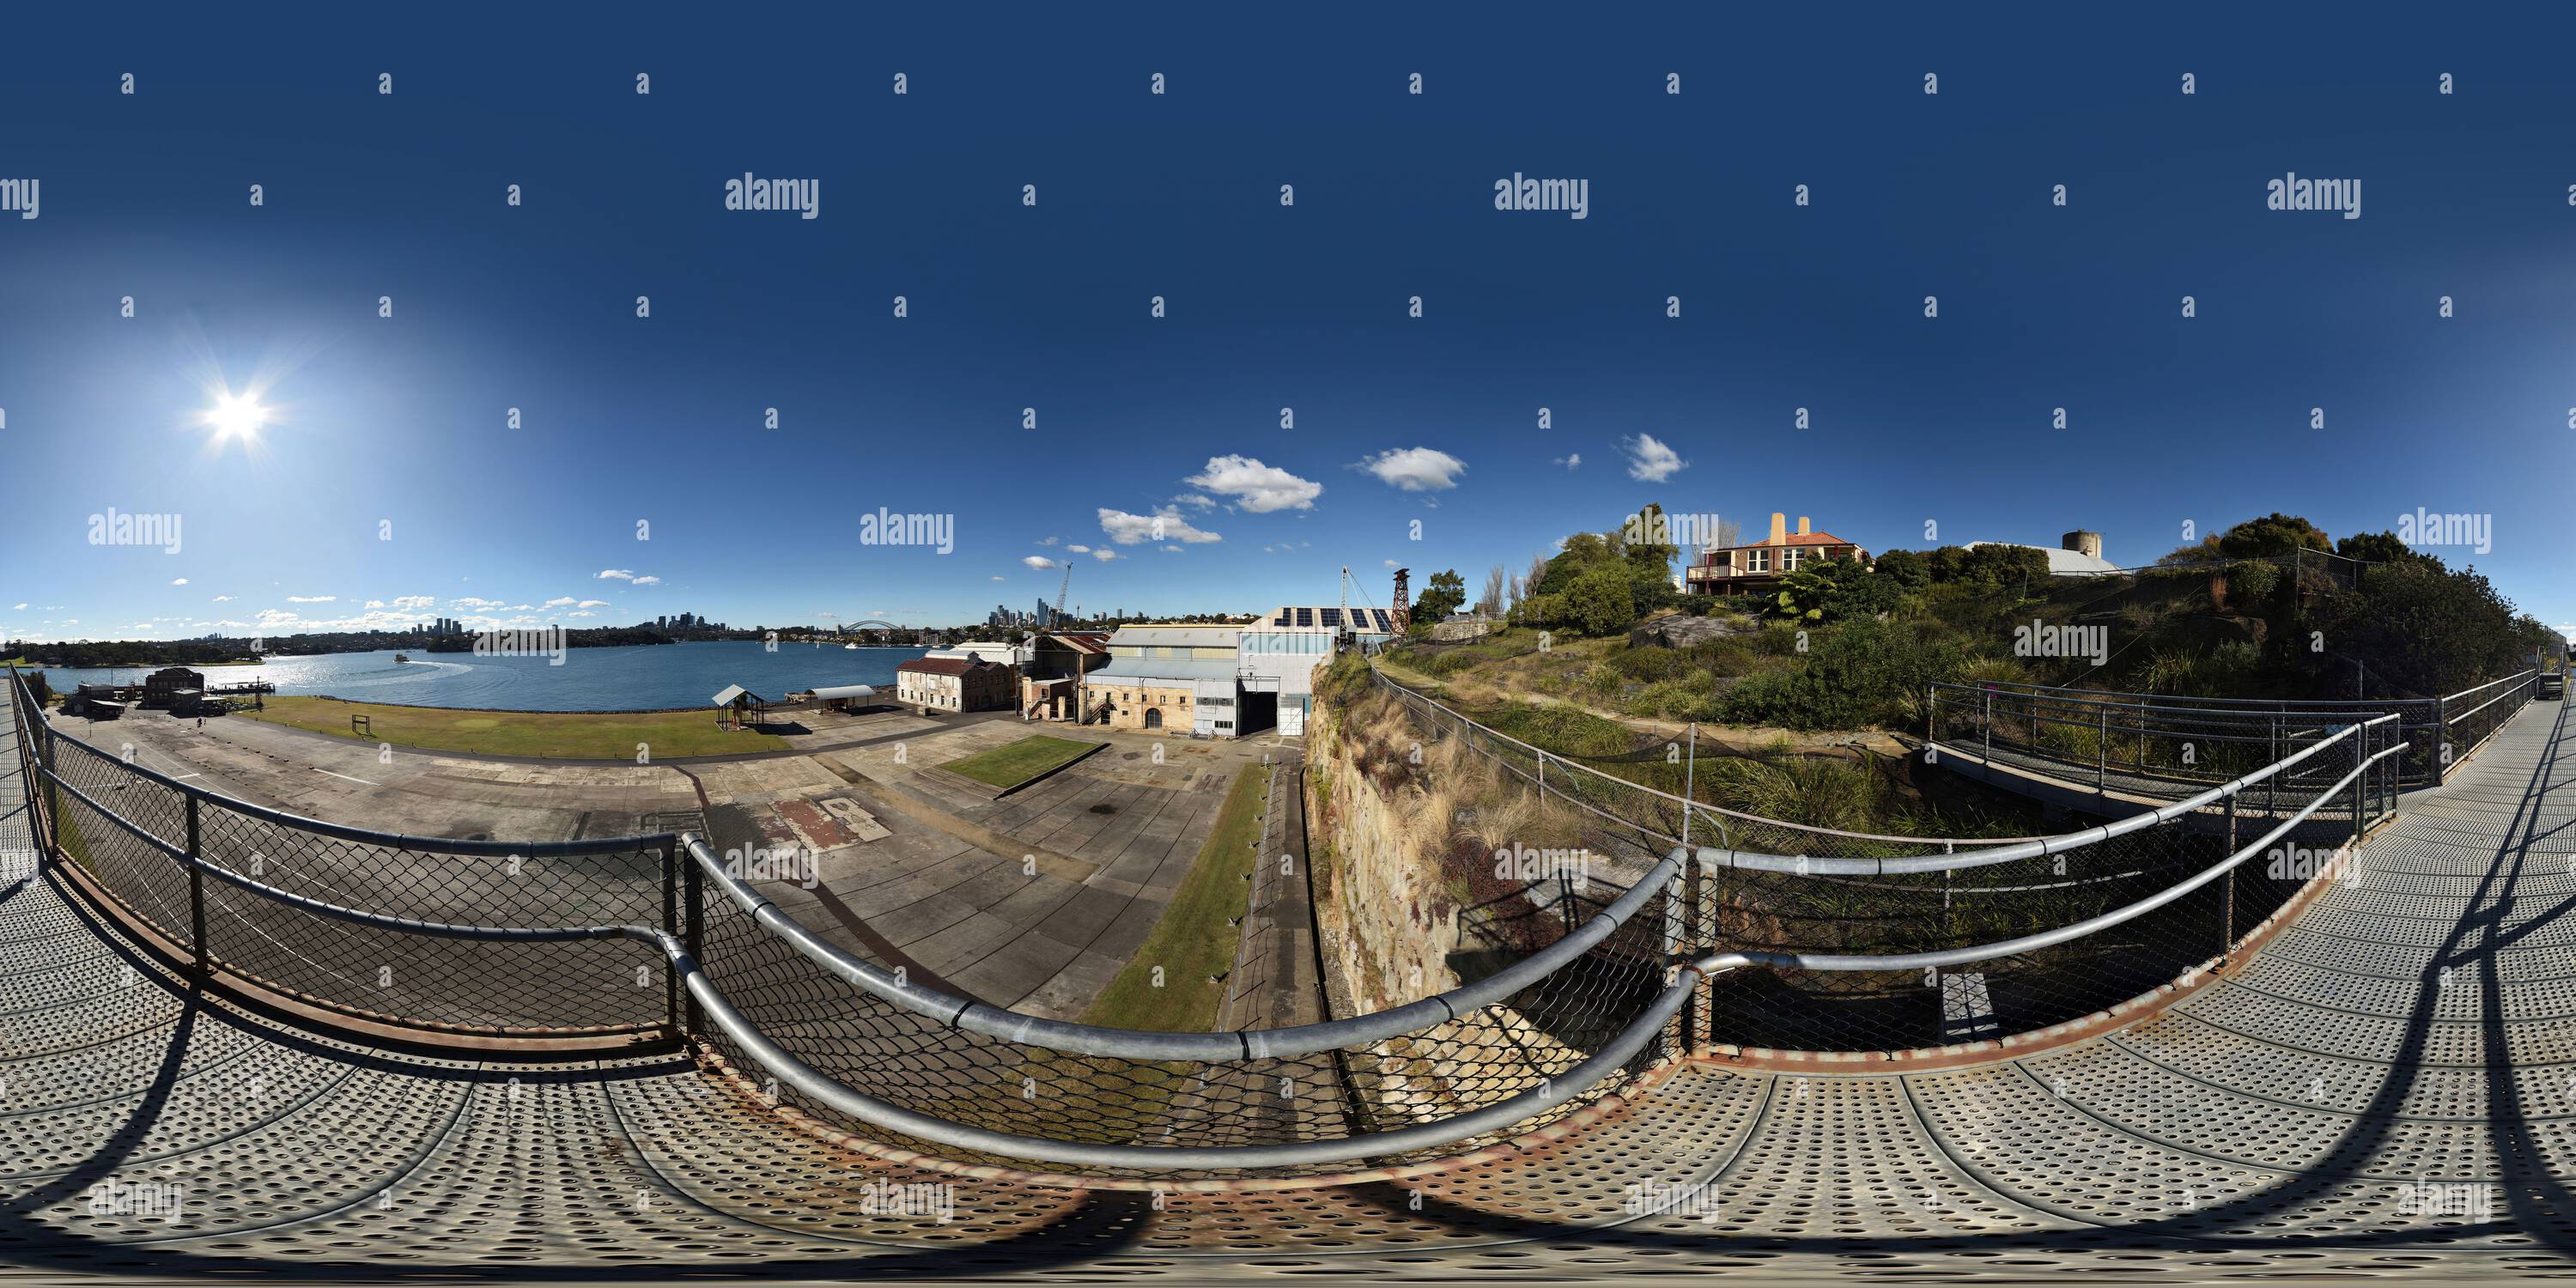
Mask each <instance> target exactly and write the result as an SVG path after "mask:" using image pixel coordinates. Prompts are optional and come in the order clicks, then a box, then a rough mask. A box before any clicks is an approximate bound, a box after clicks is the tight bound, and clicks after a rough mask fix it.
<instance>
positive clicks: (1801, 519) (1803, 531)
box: [1798, 514, 1807, 537]
mask: <svg viewBox="0 0 2576 1288" xmlns="http://www.w3.org/2000/svg"><path fill="white" fill-rule="evenodd" d="M1798 535H1799V536H1802V537H1803V536H1805V535H1807V516H1805V515H1803V514H1802V515H1799V516H1798Z"/></svg>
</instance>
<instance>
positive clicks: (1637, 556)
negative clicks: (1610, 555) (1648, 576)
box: [1619, 501, 1681, 583]
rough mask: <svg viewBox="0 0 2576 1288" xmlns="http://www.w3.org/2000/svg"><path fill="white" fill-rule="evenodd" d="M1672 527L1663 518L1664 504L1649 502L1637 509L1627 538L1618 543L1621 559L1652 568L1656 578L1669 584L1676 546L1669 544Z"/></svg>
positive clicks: (1671, 541) (1677, 549)
mask: <svg viewBox="0 0 2576 1288" xmlns="http://www.w3.org/2000/svg"><path fill="white" fill-rule="evenodd" d="M1672 536H1673V534H1672V526H1671V524H1670V522H1669V521H1667V520H1666V519H1665V518H1664V507H1662V506H1660V505H1657V504H1655V503H1654V502H1652V501H1649V502H1647V503H1646V504H1645V505H1644V506H1643V507H1641V508H1640V509H1639V510H1638V511H1637V517H1636V519H1635V520H1634V521H1633V522H1632V523H1631V524H1630V530H1629V532H1628V533H1627V539H1626V540H1625V541H1624V542H1622V543H1621V544H1620V546H1619V554H1620V557H1621V558H1624V559H1626V560H1627V561H1628V562H1629V563H1632V564H1635V565H1638V566H1639V567H1641V568H1652V569H1653V570H1654V573H1655V576H1656V578H1657V579H1659V580H1662V581H1664V582H1666V583H1670V582H1671V580H1672V575H1673V556H1674V555H1675V554H1677V553H1679V552H1680V549H1681V548H1680V547H1679V546H1676V545H1674V544H1673V540H1672Z"/></svg>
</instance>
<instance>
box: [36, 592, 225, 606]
mask: <svg viewBox="0 0 2576 1288" xmlns="http://www.w3.org/2000/svg"><path fill="white" fill-rule="evenodd" d="M232 598H233V597H232V596H230V595H217V596H215V602H216V603H218V604H228V603H231V602H232ZM18 607H20V608H25V607H26V605H25V604H20V605H18Z"/></svg>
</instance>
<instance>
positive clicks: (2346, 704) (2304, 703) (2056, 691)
mask: <svg viewBox="0 0 2576 1288" xmlns="http://www.w3.org/2000/svg"><path fill="white" fill-rule="evenodd" d="M2491 683H2493V682H2492V681H2491ZM1932 687H1934V688H1937V689H1961V690H1965V691H1967V692H1970V693H1975V692H1977V691H1979V690H1981V689H1991V690H1993V691H1995V692H1998V693H2013V694H2035V695H2038V696H2042V697H2047V696H2063V697H2065V698H2067V699H2068V700H2070V701H2097V700H2109V699H2118V698H2125V699H2128V700H2129V704H2130V705H2133V706H2134V705H2136V702H2137V700H2139V699H2146V700H2149V701H2153V702H2156V703H2158V704H2168V703H2199V704H2201V706H2202V707H2203V708H2206V709H2209V710H2212V711H2229V709H2231V708H2244V709H2252V710H2257V711H2283V712H2284V713H2285V714H2286V713H2288V712H2289V711H2291V710H2294V709H2296V708H2302V707H2325V708H2335V707H2342V708H2351V707H2406V706H2430V705H2431V704H2433V703H2434V702H2436V701H2439V699H2436V698H2219V697H2204V696H2201V695H2199V694H2191V693H2138V692H2133V691H2131V690H2127V689H2075V688H2068V687H2067V686H2065V685H2062V684H2033V683H2031V682H2029V681H2027V680H1935V681H1933V682H1932ZM2479 687H2480V688H2484V687H2485V686H2484V685H2480V686H2479ZM2180 709H2191V708H2180ZM2235 713H2236V712H2233V711H2230V714H2235Z"/></svg>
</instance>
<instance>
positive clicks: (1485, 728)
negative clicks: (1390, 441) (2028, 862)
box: [1369, 666, 2029, 845]
mask: <svg viewBox="0 0 2576 1288" xmlns="http://www.w3.org/2000/svg"><path fill="white" fill-rule="evenodd" d="M1369 675H1370V677H1371V678H1372V679H1374V680H1376V681H1377V682H1378V683H1379V684H1382V685H1384V686H1386V687H1387V688H1390V689H1393V690H1395V691H1396V692H1397V693H1400V694H1403V695H1404V696H1406V697H1409V698H1414V699H1417V700H1419V701H1421V702H1423V703H1425V704H1428V705H1429V706H1430V707H1431V708H1432V709H1433V710H1436V711H1438V712H1440V713H1441V714H1443V715H1446V716H1448V717H1449V718H1451V719H1453V720H1456V721H1458V722H1459V723H1460V724H1461V725H1466V726H1471V727H1473V728H1474V729H1475V730H1476V732H1478V733H1480V734H1483V735H1484V736H1486V737H1488V738H1492V739H1495V740H1496V741H1499V742H1507V743H1510V744H1511V745H1513V746H1515V747H1519V748H1521V749H1523V750H1525V751H1527V752H1529V753H1530V754H1531V755H1533V756H1536V757H1538V758H1539V759H1541V760H1546V761H1551V762H1553V763H1555V764H1559V765H1563V766H1565V767H1566V768H1568V769H1573V770H1579V771H1581V772H1583V773H1587V774H1590V775H1592V776H1593V777H1596V778H1599V779H1601V780H1603V781H1604V782H1609V783H1614V784H1616V785H1618V786H1619V787H1621V788H1623V789H1627V790H1633V791H1637V792H1641V793H1644V794H1645V795H1648V796H1653V797H1658V798H1660V799H1662V800H1665V801H1669V802H1671V803H1672V804H1675V805H1680V806H1683V807H1685V808H1688V809H1693V810H1698V811H1700V812H1702V813H1707V814H1723V815H1725V816H1727V817H1728V818H1735V819H1742V820H1744V821H1745V822H1747V823H1751V824H1755V825H1757V826H1761V827H1778V828H1786V829H1788V830H1790V831H1795V832H1804V833H1807V834H1809V835H1811V836H1835V837H1841V838H1843V839H1844V840H1850V841H1885V842H1889V843H1893V844H1901V845H1941V844H1944V843H1949V844H1957V845H2000V844H2005V843H2007V842H2010V841H2013V840H2027V839H2029V838H2027V837H1979V838H1975V839H1966V838H1961V839H1957V840H1950V839H1948V838H1943V837H1937V836H1936V837H1922V836H1889V835H1886V834H1883V833H1879V832H1845V831H1842V830H1840V829H1837V828H1830V827H1817V826H1814V825H1813V824H1808V823H1791V822H1788V821H1786V820H1784V819H1776V818H1764V817H1762V816H1761V815H1759V814H1747V813H1745V812H1743V811H1741V810H1732V809H1728V808H1726V807H1725V806H1722V805H1712V804H1710V803H1708V802H1707V801H1694V800H1690V799H1688V798H1686V797H1681V796H1675V795H1673V794H1672V793H1671V792H1668V791H1665V790H1663V789H1662V788H1658V787H1649V786H1647V785H1646V784H1644V783H1641V782H1638V781H1636V780H1634V779H1630V778H1621V777H1619V776H1618V775H1616V774H1605V773H1602V772H1601V771H1600V770H1598V769H1594V768H1593V767H1591V766H1590V765H1586V764H1584V763H1582V762H1581V761H1579V760H1576V759H1574V758H1572V757H1569V756H1567V755H1565V754H1564V753H1562V752H1554V751H1549V750H1547V749H1546V748H1544V747H1538V746H1533V745H1531V744H1529V743H1526V742H1523V741H1521V740H1520V739H1518V738H1515V737H1513V736H1511V735H1510V734H1507V733H1504V732H1503V731H1501V730H1499V729H1496V728H1494V727H1493V726H1491V725H1487V724H1481V723H1478V722H1477V721H1475V720H1472V719H1470V718H1468V717H1467V716H1464V715H1461V714H1459V713H1458V712H1457V711H1454V710H1452V709H1450V708H1449V707H1448V706H1446V705H1443V704H1442V703H1441V701H1440V700H1439V699H1438V698H1435V697H1432V696H1431V695H1430V694H1427V693H1424V692H1422V691H1421V690H1419V689H1414V688H1410V687H1407V686H1406V685H1403V684H1400V683H1398V682H1396V681H1395V680H1392V679H1389V678H1387V676H1386V674H1385V673H1384V672H1382V671H1380V670H1378V669H1377V668H1376V667H1373V666H1372V667H1370V668H1369Z"/></svg>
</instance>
